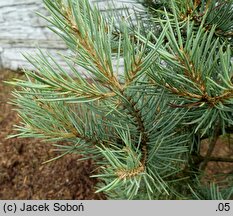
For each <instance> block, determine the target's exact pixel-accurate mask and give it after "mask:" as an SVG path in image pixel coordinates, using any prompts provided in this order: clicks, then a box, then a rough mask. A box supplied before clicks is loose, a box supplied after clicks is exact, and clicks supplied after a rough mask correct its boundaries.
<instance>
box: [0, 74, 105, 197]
mask: <svg viewBox="0 0 233 216" xmlns="http://www.w3.org/2000/svg"><path fill="white" fill-rule="evenodd" d="M21 76H22V74H20V73H16V72H12V71H9V70H4V71H0V199H67V200H69V199H103V198H104V196H103V195H102V194H96V193H95V185H96V183H97V180H96V179H94V178H90V177H89V176H90V175H91V174H92V171H93V169H94V165H93V162H92V161H91V160H88V161H82V162H81V161H78V158H80V156H78V155H66V156H64V157H62V158H61V159H59V160H56V161H53V162H51V163H48V164H44V165H42V163H43V162H45V161H47V160H49V159H51V158H54V157H56V156H58V153H57V152H55V151H54V150H53V146H52V145H51V143H45V142H42V141H40V140H37V139H31V138H30V139H29V138H12V139H6V137H7V136H8V135H10V134H15V131H14V130H13V128H14V127H13V125H17V124H18V123H19V121H20V119H19V117H18V116H17V113H16V111H15V110H13V109H14V108H15V107H14V106H13V105H11V104H8V103H7V102H9V101H10V99H11V98H12V96H11V91H12V86H9V85H7V84H5V83H3V81H6V80H12V79H13V78H19V77H21Z"/></svg>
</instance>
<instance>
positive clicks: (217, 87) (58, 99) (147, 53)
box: [11, 0, 233, 199]
mask: <svg viewBox="0 0 233 216" xmlns="http://www.w3.org/2000/svg"><path fill="white" fill-rule="evenodd" d="M44 4H45V6H46V7H47V9H48V10H49V12H50V16H49V17H44V18H45V19H46V20H47V21H48V22H49V23H50V29H51V30H52V31H54V32H55V33H56V34H57V35H59V36H60V37H61V38H62V39H63V41H64V42H65V43H66V45H67V47H68V48H69V50H70V51H71V52H70V54H66V55H62V57H63V59H64V61H65V62H66V64H67V67H68V68H69V69H67V68H66V69H64V68H63V67H61V66H60V65H59V64H58V63H57V62H56V60H54V58H53V57H52V56H50V55H49V54H48V53H45V52H42V51H40V52H39V54H38V55H36V56H35V57H32V56H25V57H26V58H27V59H28V61H29V62H31V64H33V65H34V66H35V68H36V71H29V70H25V71H24V73H25V76H26V79H25V80H24V79H23V80H16V81H14V82H11V84H14V85H16V86H17V90H15V91H14V96H15V100H14V103H15V104H16V106H17V107H18V113H19V116H20V117H21V125H19V126H17V128H16V130H18V134H17V135H16V136H19V137H36V138H40V139H43V140H46V141H50V142H52V143H53V145H54V146H55V147H56V148H58V149H59V150H60V151H62V154H61V156H63V155H66V154H71V153H78V154H80V155H83V157H82V159H89V158H92V159H93V160H94V161H95V164H96V167H97V168H96V174H95V175H93V176H91V177H96V178H98V179H99V184H98V185H97V186H98V188H97V190H96V192H104V193H105V194H106V196H107V197H108V199H231V198H232V195H233V184H232V180H233V178H232V175H230V174H228V175H227V176H225V177H224V180H222V182H221V181H218V182H217V183H216V182H215V181H214V180H213V179H214V178H213V179H212V181H211V180H210V182H208V181H207V180H203V179H204V176H205V173H206V167H207V164H208V162H210V161H225V162H228V163H232V162H233V158H232V157H230V156H229V157H222V158H217V157H213V156H212V152H213V150H214V149H215V145H216V141H217V139H218V138H219V137H220V136H222V135H226V134H229V133H232V132H233V62H232V48H233V11H232V10H233V9H232V8H233V1H232V0H211V1H210V0H207V1H205V0H202V1H200V0H177V1H172V0H169V1H164V0H160V1H159V0H155V1H150V0H144V1H139V0H138V2H137V3H136V4H135V8H134V10H127V9H126V10H124V12H116V11H114V10H109V12H108V13H107V14H102V13H101V12H100V10H98V8H97V7H92V6H90V4H89V2H88V1H87V0H82V1H81V0H80V1H77V0H44ZM139 5H143V6H144V8H143V9H142V7H139ZM121 65H123V70H122V67H121ZM77 66H79V67H77ZM80 67H81V69H80ZM83 71H84V72H83ZM204 139H207V140H208V142H209V148H208V151H207V154H206V155H205V156H202V155H201V154H200V148H201V145H202V143H203V140H204ZM54 143H55V144H54ZM230 145H232V143H231V144H230ZM55 159H56V158H55Z"/></svg>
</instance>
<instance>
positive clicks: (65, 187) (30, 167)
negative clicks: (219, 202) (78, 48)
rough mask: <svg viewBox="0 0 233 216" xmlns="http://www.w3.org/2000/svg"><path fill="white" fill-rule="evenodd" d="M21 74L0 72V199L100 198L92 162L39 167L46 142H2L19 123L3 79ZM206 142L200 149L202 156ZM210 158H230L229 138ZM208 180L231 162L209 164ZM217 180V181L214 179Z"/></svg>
mask: <svg viewBox="0 0 233 216" xmlns="http://www.w3.org/2000/svg"><path fill="white" fill-rule="evenodd" d="M20 76H22V74H19V73H16V72H12V71H7V70H5V71H0V199H103V198H104V196H103V195H101V194H95V193H94V191H95V188H94V187H95V185H96V179H93V178H90V177H89V176H90V175H91V174H92V170H93V167H94V165H93V163H92V162H91V161H85V162H80V161H78V160H77V159H78V158H79V157H80V156H78V155H67V156H65V157H63V158H61V159H59V160H56V161H54V162H51V163H48V164H45V165H42V163H43V162H45V161H47V160H49V159H51V158H53V157H55V156H57V155H58V153H56V152H54V151H53V147H52V146H51V144H49V143H43V142H41V141H39V140H36V139H19V138H13V139H6V137H7V136H8V135H10V134H13V133H15V132H14V130H13V125H15V124H18V123H19V118H18V116H17V113H16V112H15V111H14V110H12V109H13V108H15V107H14V106H13V105H10V104H7V102H9V100H10V98H12V97H11V91H12V87H11V86H8V85H6V84H4V83H3V82H2V81H3V80H11V79H12V78H13V77H14V78H16V77H20ZM207 148H208V143H207V142H206V143H204V144H203V146H202V150H201V152H202V155H203V156H204V155H205V153H206V150H207ZM213 156H227V157H232V156H233V137H232V136H231V137H230V136H229V137H223V138H221V139H220V140H218V143H217V146H216V149H215V151H214V154H213ZM206 173H207V174H208V176H209V177H208V178H210V179H212V180H213V174H217V175H218V176H219V175H220V177H221V178H225V175H224V174H226V173H231V174H233V164H232V163H222V162H217V163H216V162H210V163H209V164H208V167H207V172H206ZM216 181H218V178H216Z"/></svg>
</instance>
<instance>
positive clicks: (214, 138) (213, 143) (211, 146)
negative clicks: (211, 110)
mask: <svg viewBox="0 0 233 216" xmlns="http://www.w3.org/2000/svg"><path fill="white" fill-rule="evenodd" d="M219 131H220V125H219V122H217V124H216V125H215V128H214V131H213V136H212V138H211V140H210V144H209V148H208V150H207V153H206V155H205V157H204V160H203V162H202V164H201V166H200V170H203V171H204V170H205V168H206V166H207V164H208V162H209V160H210V158H211V155H212V153H213V151H214V148H215V146H216V143H217V140H218V137H219Z"/></svg>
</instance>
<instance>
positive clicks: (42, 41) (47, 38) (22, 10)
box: [0, 0, 124, 70]
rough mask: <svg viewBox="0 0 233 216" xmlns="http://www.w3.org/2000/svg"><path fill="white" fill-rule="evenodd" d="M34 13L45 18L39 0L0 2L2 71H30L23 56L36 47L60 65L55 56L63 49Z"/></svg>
mask: <svg viewBox="0 0 233 216" xmlns="http://www.w3.org/2000/svg"><path fill="white" fill-rule="evenodd" d="M92 1H94V0H92ZM103 1H104V0H103ZM123 1H124V0H123ZM107 2H108V0H105V1H104V2H103V3H101V5H100V7H101V8H103V6H106V5H107V4H106V3H107ZM118 2H119V1H118ZM121 5H122V4H121V3H120V6H121ZM36 12H40V13H43V14H46V10H45V9H44V8H43V3H42V0H0V67H1V68H8V69H12V70H17V69H19V68H22V67H23V68H26V69H32V66H31V65H30V64H29V63H28V62H27V61H26V60H25V59H24V57H23V56H22V53H28V54H30V55H34V54H35V52H36V49H35V47H38V46H39V47H40V48H41V49H42V50H43V49H45V50H48V51H49V52H50V53H51V54H52V55H53V56H55V57H56V58H57V59H58V61H60V64H61V65H62V64H63V62H62V61H61V60H59V57H58V55H57V52H58V51H59V52H65V51H66V47H65V45H64V44H63V42H62V41H60V39H59V38H58V37H57V36H56V35H55V34H54V33H52V32H50V30H48V29H47V28H46V25H47V23H46V22H45V21H44V20H43V19H42V18H40V17H39V16H38V15H36V14H35V13H36Z"/></svg>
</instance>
